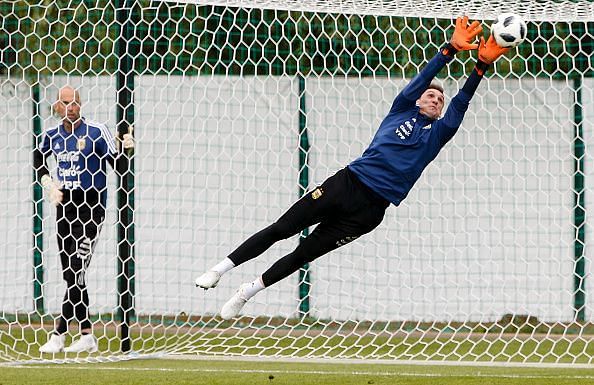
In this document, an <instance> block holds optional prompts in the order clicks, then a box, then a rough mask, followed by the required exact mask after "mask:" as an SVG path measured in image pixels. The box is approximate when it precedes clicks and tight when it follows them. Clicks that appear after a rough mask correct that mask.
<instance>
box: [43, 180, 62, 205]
mask: <svg viewBox="0 0 594 385" xmlns="http://www.w3.org/2000/svg"><path fill="white" fill-rule="evenodd" d="M41 185H42V186H43V188H44V189H45V191H46V192H47V197H48V198H49V201H50V202H51V203H52V204H53V205H54V206H57V205H58V204H60V202H62V198H63V197H64V194H63V193H62V191H61V190H60V187H61V186H60V184H59V183H58V182H56V181H55V180H53V179H52V177H51V176H49V175H48V174H45V175H44V176H42V177H41Z"/></svg>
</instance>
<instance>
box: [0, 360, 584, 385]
mask: <svg viewBox="0 0 594 385" xmlns="http://www.w3.org/2000/svg"><path fill="white" fill-rule="evenodd" d="M0 384H1V385H9V384H10V385H21V384H22V385H25V384H34V385H38V384H45V385H67V384H75V385H82V384H84V385H106V384H129V385H135V384H138V385H146V384H167V385H180V384H209V385H210V384H213V385H225V384H256V385H257V384H261V385H282V384H299V385H307V384H312V385H313V384H315V385H320V384H328V385H351V384H353V385H354V384H357V385H359V384H362V385H383V384H386V385H387V384H399V385H402V384H411V385H412V384H441V385H453V384H462V385H471V384H477V385H478V384H481V385H485V384H502V385H512V384H513V385H516V384H517V385H520V384H522V385H565V384H567V385H569V384H571V385H575V384H594V368H592V369H579V368H576V369H569V368H535V367H518V366H513V367H482V366H425V365H403V364H359V363H351V362H345V363H320V362H319V361H314V360H312V362H311V363H309V362H303V360H302V361H300V362H296V363H291V362H277V361H271V360H264V361H257V360H250V361H237V360H221V361H214V360H207V361H203V360H180V359H176V360H170V359H151V360H147V359H144V360H140V359H139V360H131V361H122V362H110V363H97V364H43V363H37V364H27V365H14V364H13V365H6V364H4V365H2V366H0Z"/></svg>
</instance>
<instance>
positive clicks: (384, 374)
mask: <svg viewBox="0 0 594 385" xmlns="http://www.w3.org/2000/svg"><path fill="white" fill-rule="evenodd" d="M6 367H10V368H22V369H27V370H32V369H49V370H56V369H66V370H85V371H88V370H102V371H125V372H129V371H136V372H191V373H240V374H269V375H270V374H301V375H303V374H311V375H327V376H328V375H331V376H346V375H350V376H378V377H379V376H382V377H431V378H454V377H457V378H460V377H462V378H474V377H479V378H510V379H568V380H574V379H575V380H585V379H587V380H592V379H594V375H592V376H588V375H584V376H579V375H575V376H564V375H558V376H550V375H542V376H540V375H534V374H531V375H521V374H489V373H481V372H480V371H478V372H477V373H471V374H446V373H444V374H440V373H414V372H390V371H385V372H383V371H382V372H372V371H350V372H348V371H342V370H341V371H330V370H260V369H184V368H133V367H132V368H131V367H108V366H96V365H93V366H88V365H84V366H83V365H77V366H60V367H57V366H55V365H45V366H37V365H22V366H21V365H11V366H6Z"/></svg>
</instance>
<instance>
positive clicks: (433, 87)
mask: <svg viewBox="0 0 594 385" xmlns="http://www.w3.org/2000/svg"><path fill="white" fill-rule="evenodd" d="M427 89H428V90H438V91H439V92H441V93H442V94H445V93H444V92H443V87H442V86H441V85H439V84H437V83H435V82H433V83H431V84H429V87H427Z"/></svg>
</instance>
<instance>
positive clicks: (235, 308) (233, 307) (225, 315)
mask: <svg viewBox="0 0 594 385" xmlns="http://www.w3.org/2000/svg"><path fill="white" fill-rule="evenodd" d="M250 285H251V284H250V283H244V284H243V285H241V286H240V287H239V290H237V292H236V293H235V294H233V297H231V298H230V299H229V301H227V303H225V304H224V305H223V308H222V309H221V318H222V319H224V320H230V319H232V318H235V317H237V316H238V315H239V312H240V311H241V309H242V308H243V305H245V304H246V302H247V301H248V300H247V298H246V297H245V292H244V288H246V287H250Z"/></svg>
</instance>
